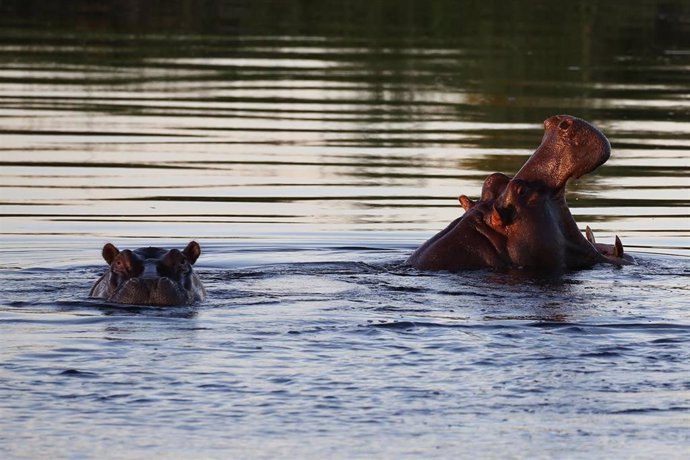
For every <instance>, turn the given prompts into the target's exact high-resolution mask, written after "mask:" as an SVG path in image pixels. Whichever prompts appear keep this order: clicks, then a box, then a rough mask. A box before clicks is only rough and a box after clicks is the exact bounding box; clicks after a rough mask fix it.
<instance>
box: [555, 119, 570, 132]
mask: <svg viewBox="0 0 690 460" xmlns="http://www.w3.org/2000/svg"><path fill="white" fill-rule="evenodd" d="M572 124H573V120H571V119H570V118H566V119H565V120H563V121H561V122H560V123H559V124H558V128H559V129H560V130H561V131H568V129H569V128H570V127H571V126H572Z"/></svg>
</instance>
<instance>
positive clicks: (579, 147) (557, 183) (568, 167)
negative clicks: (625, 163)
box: [515, 115, 611, 193]
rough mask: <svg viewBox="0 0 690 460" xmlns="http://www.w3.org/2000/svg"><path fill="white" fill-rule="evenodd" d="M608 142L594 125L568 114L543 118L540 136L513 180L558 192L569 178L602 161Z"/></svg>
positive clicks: (578, 175)
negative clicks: (533, 150)
mask: <svg viewBox="0 0 690 460" xmlns="http://www.w3.org/2000/svg"><path fill="white" fill-rule="evenodd" d="M610 156H611V144H610V143H609V141H608V139H607V138H606V136H604V134H603V133H602V132H601V131H599V130H598V129H597V128H595V127H594V126H592V125H591V124H589V123H588V122H586V121H585V120H582V119H580V118H576V117H573V116H570V115H555V116H553V117H550V118H548V119H546V120H545V121H544V137H543V138H542V141H541V144H540V145H539V147H538V148H537V150H536V151H535V152H534V153H533V154H532V156H531V157H530V158H529V159H528V160H527V162H526V163H525V164H524V165H523V166H522V168H520V170H519V171H518V172H517V174H515V179H521V180H524V181H527V182H538V183H540V184H542V185H544V186H546V187H547V188H548V189H550V190H552V191H554V192H559V193H562V192H563V190H564V189H565V184H566V182H567V181H568V179H570V178H571V177H574V178H576V179H577V178H579V177H581V176H583V175H585V174H587V173H590V172H592V171H594V170H595V169H597V168H598V167H599V166H601V165H602V164H604V163H605V162H606V160H608V159H609V157H610Z"/></svg>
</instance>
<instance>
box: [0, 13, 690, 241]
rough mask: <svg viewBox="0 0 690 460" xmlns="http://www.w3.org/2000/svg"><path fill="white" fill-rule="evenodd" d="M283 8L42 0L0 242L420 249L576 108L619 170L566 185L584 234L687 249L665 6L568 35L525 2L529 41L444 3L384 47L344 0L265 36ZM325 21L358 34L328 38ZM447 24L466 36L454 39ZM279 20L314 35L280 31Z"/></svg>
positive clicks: (24, 41) (18, 47)
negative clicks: (384, 236) (315, 239)
mask: <svg viewBox="0 0 690 460" xmlns="http://www.w3.org/2000/svg"><path fill="white" fill-rule="evenodd" d="M274 3H275V2H263V3H261V2H260V3H258V4H257V5H253V6H251V7H249V6H248V5H247V4H245V2H240V1H233V2H210V3H209V5H207V6H202V7H199V8H198V11H195V13H194V14H188V13H184V14H182V13H181V11H187V10H186V9H184V8H183V9H181V10H174V11H170V12H166V13H165V14H164V15H162V16H160V17H159V16H156V15H154V16H149V15H146V14H144V13H143V10H132V11H133V13H132V15H131V16H121V13H114V12H113V9H114V8H115V7H114V5H115V4H117V2H110V3H105V4H104V5H103V6H102V7H99V8H92V7H90V6H86V2H77V3H76V4H72V3H67V4H65V5H62V6H63V7H64V8H65V10H66V11H67V12H69V14H68V13H65V14H63V15H57V16H56V15H53V13H54V12H55V11H54V10H53V8H54V7H53V6H50V7H49V6H47V5H44V4H43V2H37V4H36V5H35V8H34V10H33V12H32V13H28V12H23V14H24V15H26V16H25V17H27V18H29V19H31V18H33V20H34V21H37V22H36V23H38V21H41V20H45V18H46V17H51V18H52V19H51V20H52V21H54V23H55V25H56V28H55V29H53V30H50V29H49V32H47V31H46V30H42V29H39V28H36V27H34V26H29V27H24V26H21V25H20V24H18V23H13V22H11V21H9V20H8V25H10V27H8V28H5V29H3V32H2V37H1V38H2V42H1V43H0V61H2V63H3V65H2V69H1V70H0V98H1V99H0V100H1V101H2V106H3V117H2V119H0V132H2V134H3V148H2V151H1V152H0V161H2V164H3V167H2V172H1V173H0V174H2V181H1V182H2V188H3V195H2V196H3V199H2V201H1V202H0V212H1V213H2V216H3V224H2V234H3V235H4V237H5V238H7V237H11V238H12V240H13V241H15V239H16V238H20V239H21V235H26V234H30V235H31V236H30V237H31V239H35V238H37V237H45V238H48V239H49V236H50V235H70V236H72V235H80V236H83V237H85V238H87V240H89V241H93V244H95V245H97V244H98V242H100V241H102V240H105V239H118V238H124V237H128V238H130V237H133V238H158V237H161V238H178V237H179V238H187V237H189V236H191V237H195V238H199V239H202V240H218V239H224V238H227V237H232V238H245V239H250V240H251V239H252V238H253V237H255V236H256V235H257V234H266V235H277V236H278V237H279V238H280V237H281V236H280V235H285V234H286V233H287V234H290V235H291V236H292V235H294V234H297V235H304V238H305V239H310V238H312V236H311V234H312V233H316V234H323V232H343V231H345V232H372V231H374V232H384V231H385V232H389V233H391V234H394V235H395V238H396V239H397V240H399V241H402V242H405V243H413V242H419V241H422V240H423V239H424V238H425V237H426V236H428V235H429V234H431V233H432V232H434V231H436V230H437V229H439V228H441V227H443V226H444V224H445V223H446V222H448V221H450V220H451V219H453V218H454V217H455V216H457V215H458V213H459V212H460V209H459V207H458V206H457V203H456V200H455V197H457V196H458V195H459V194H460V193H466V194H469V195H471V196H473V195H476V194H478V191H479V188H480V185H481V182H482V180H483V178H484V177H486V176H487V175H488V174H490V173H492V172H494V171H503V172H507V173H511V172H514V171H516V170H517V169H518V168H519V166H520V164H521V163H522V162H523V161H524V159H525V158H526V156H527V155H528V154H529V153H530V152H531V151H533V149H534V148H535V146H536V145H537V144H538V143H539V140H540V137H541V126H540V125H541V121H542V120H543V119H545V118H546V117H547V116H550V115H552V114H554V113H572V114H575V115H578V116H582V117H584V118H587V119H590V120H592V121H593V122H594V123H596V124H597V125H599V126H600V127H601V128H602V129H603V130H604V131H605V132H606V134H607V135H608V136H609V138H610V139H611V141H612V144H613V147H614V151H613V157H612V159H611V160H610V161H609V163H608V164H607V165H606V166H605V167H603V168H601V169H600V171H597V173H596V174H595V175H593V176H591V177H588V178H584V179H582V180H580V181H578V182H576V183H573V184H571V187H570V191H569V196H568V199H569V202H570V204H571V206H572V207H573V213H574V215H575V216H576V218H577V219H578V221H580V222H581V223H582V225H583V226H584V225H585V224H589V225H591V226H592V227H593V228H594V230H595V232H597V234H599V235H601V238H603V239H606V238H611V237H612V235H613V233H618V234H620V236H621V237H622V238H623V240H624V242H625V243H626V245H627V246H628V247H629V248H630V249H631V250H636V251H641V250H642V251H645V250H651V251H655V252H671V253H678V254H687V235H688V230H689V229H688V225H687V222H688V220H687V218H688V213H687V205H688V195H687V186H688V183H687V177H686V175H687V167H688V160H687V157H688V156H687V150H688V148H689V147H690V143H689V142H688V141H687V138H688V137H689V136H687V134H688V133H690V123H689V121H688V113H690V112H689V111H688V108H690V101H689V100H688V93H689V91H690V90H689V88H688V84H687V81H686V79H684V78H680V75H684V74H685V72H686V71H687V68H688V66H689V65H690V63H689V61H688V53H687V46H686V45H687V42H684V41H683V40H682V39H679V38H678V37H679V36H680V37H681V38H682V37H684V36H683V35H682V34H681V35H678V34H674V33H672V32H673V31H674V30H676V29H677V28H679V27H684V26H682V24H683V22H682V17H678V18H677V21H676V20H673V19H669V16H668V14H667V9H669V8H671V9H672V6H670V5H668V4H664V6H659V5H657V4H656V3H655V2H640V3H639V4H638V5H636V6H635V7H631V8H630V11H628V12H627V16H625V17H616V18H615V20H612V18H610V17H608V16H607V14H608V10H607V8H608V7H605V6H599V5H598V4H595V3H585V4H584V6H582V7H581V8H580V7H574V10H573V11H569V13H570V15H569V16H568V17H569V19H570V21H569V22H568V24H567V25H566V26H565V27H566V28H567V29H568V30H566V31H564V30H563V25H558V26H557V25H554V24H552V23H551V21H545V20H542V19H544V18H545V15H546V14H547V10H544V9H542V7H541V6H539V5H536V6H535V5H532V4H531V3H530V6H526V7H525V8H527V11H525V12H522V11H518V10H514V9H511V10H510V12H509V15H510V16H511V17H512V18H513V21H517V22H516V24H521V26H520V27H519V28H518V29H517V30H513V29H512V28H509V27H506V26H505V25H506V23H505V22H504V19H506V14H507V12H505V11H503V10H502V9H496V10H495V11H494V10H493V9H490V8H486V7H485V6H483V5H481V4H479V3H480V2H476V4H475V3H472V2H470V3H468V4H467V5H465V8H466V10H465V11H463V12H462V14H461V13H460V12H459V11H458V10H457V9H456V8H454V7H452V6H451V5H450V4H448V5H444V7H442V9H441V10H439V11H436V10H434V9H431V10H428V11H427V10H426V9H424V11H425V14H422V15H420V16H418V17H417V16H412V15H411V16H406V15H403V16H400V17H397V16H394V17H392V18H389V19H390V21H381V24H382V25H381V27H384V28H386V27H390V28H391V29H396V30H398V31H399V32H398V33H396V34H383V33H382V31H381V30H379V29H378V28H376V27H372V24H373V23H372V24H367V23H366V22H365V23H360V22H359V21H351V22H350V21H348V20H347V19H346V18H347V17H350V16H352V15H353V14H354V11H349V10H348V11H343V10H342V7H340V6H336V5H333V4H331V3H332V2H327V3H328V4H329V5H330V6H329V7H328V8H327V7H326V6H323V5H322V6H314V5H311V6H310V8H317V9H318V10H319V11H320V12H321V16H319V17H322V21H315V20H314V18H313V17H311V16H309V15H307V16H305V17H301V18H299V17H297V16H295V15H294V14H293V13H294V11H293V12H292V13H287V12H285V13H286V14H285V16H281V18H282V19H281V21H282V22H281V21H279V24H274V25H271V26H269V24H268V23H266V22H265V21H264V20H260V19H258V18H259V17H260V16H261V14H262V12H263V13H266V12H267V11H269V10H271V9H272V8H279V9H281V10H282V9H284V6H282V7H281V6H277V5H275V4H274ZM385 3H386V2H374V4H375V5H379V7H380V8H383V5H384V4H385ZM442 4H443V3H442ZM75 5H76V6H75ZM179 5H180V6H182V5H187V4H186V3H185V2H179ZM324 5H325V4H324ZM8 8H9V12H10V13H12V12H14V13H15V14H20V13H22V11H23V10H22V9H21V7H19V6H10V7H8ZM13 8H14V9H13ZM195 8H196V7H195ZM216 8H220V10H217V9H216ZM329 8H331V9H329ZM332 8H336V9H337V10H338V11H340V13H342V14H343V15H344V16H343V17H341V18H340V19H339V21H342V24H348V26H352V27H355V26H356V27H357V28H358V30H357V32H356V33H355V32H354V31H353V32H347V33H345V32H338V33H336V32H335V30H339V29H334V30H329V32H328V33H326V32H324V31H322V27H323V26H324V23H328V21H335V18H334V17H333V16H332V14H333V12H332V11H333V10H332ZM439 8H441V7H439ZM568 8H571V9H572V8H573V7H567V8H566V9H568ZM474 9H477V10H478V11H483V12H485V13H486V14H485V15H480V17H482V18H483V19H482V21H483V22H486V23H487V24H489V25H493V26H495V27H491V28H490V29H487V30H485V31H483V32H482V33H480V32H479V31H477V30H476V29H477V24H474V22H475V21H474V20H471V19H470V18H471V15H467V14H465V13H467V11H474ZM221 10H222V11H224V12H225V13H223V14H220V13H218V11H221ZM290 10H291V9H290ZM394 10H395V11H408V12H410V13H411V12H412V11H414V12H419V10H418V9H417V7H414V6H412V5H411V4H410V5H406V6H404V7H401V8H400V9H397V8H394ZM499 10H501V11H499ZM175 11H177V12H175ZM358 11H359V10H358ZM674 11H675V10H674ZM528 12H529V15H530V16H529V17H530V18H531V19H529V20H528V19H527V17H528ZM574 12H575V13H577V14H576V15H575V16H572V14H573V13H574ZM313 13H314V14H315V12H313ZM366 14H367V15H368V17H369V16H370V17H371V18H372V19H371V20H372V21H373V20H374V18H376V17H378V15H380V14H381V11H379V10H378V9H377V7H374V6H371V8H368V9H366ZM449 14H450V15H451V17H454V16H455V15H460V16H462V19H460V18H456V19H458V24H463V25H465V26H466V28H462V27H458V28H455V27H454V28H448V24H447V23H446V22H447V21H448V17H446V16H447V15H449ZM548 14H557V15H560V14H565V13H563V12H554V11H553V9H551V8H549V9H548ZM532 16H533V17H532ZM671 17H673V16H671ZM89 18H90V19H89ZM95 18H100V19H102V20H105V19H108V20H112V21H115V22H116V23H117V24H119V26H118V27H119V28H120V29H124V30H131V32H134V31H138V32H139V33H137V34H134V35H130V34H122V35H120V34H118V33H115V30H117V29H113V28H112V27H113V25H112V24H110V23H109V22H108V21H104V22H103V21H100V19H99V20H98V21H97V20H96V19H95ZM115 18H119V19H115ZM156 18H158V19H156ZM166 18H167V19H166ZM192 18H194V19H192ZM200 18H203V19H200ZM232 18H235V19H237V21H235V22H236V24H235V23H234V22H233V20H232ZM432 18H433V21H435V22H433V23H434V25H435V26H434V27H433V28H430V25H429V24H430V21H431V20H432ZM573 18H574V20H573ZM602 18H607V23H608V24H609V26H610V28H611V30H610V31H609V32H607V33H609V34H613V36H609V35H601V37H602V38H601V39H599V40H596V43H594V41H593V38H592V37H590V36H589V34H584V33H580V32H578V31H592V30H594V32H596V31H597V30H598V28H599V27H600V25H599V21H601V20H602ZM552 19H553V18H552ZM195 21H202V22H203V23H204V29H203V30H205V31H206V34H199V33H179V34H177V35H174V37H171V36H169V35H168V33H169V32H170V31H171V30H172V29H170V27H172V24H176V25H177V26H179V27H182V28H183V29H184V28H185V27H191V28H193V29H194V28H195V27H201V26H200V25H199V24H198V23H197V22H195ZM227 21H230V23H227ZM660 21H661V22H664V21H665V22H664V24H666V23H668V24H666V26H667V27H666V29H665V30H667V34H666V35H663V34H662V35H659V33H658V30H659V28H658V27H657V26H658V25H659V22H660ZM619 22H620V23H619ZM30 24H31V23H30ZM194 24H197V25H194ZM223 24H225V25H223ZM230 24H234V26H232V27H230ZM250 24H251V25H250ZM281 24H282V25H281ZM484 25H486V24H484ZM283 26H285V27H288V26H289V27H295V28H306V29H305V30H310V29H308V28H312V29H313V31H312V32H310V33H299V34H296V35H291V34H287V33H285V34H282V35H275V33H276V31H279V30H282V29H281V27H283ZM65 27H77V29H76V30H79V32H78V33H70V32H64V31H63V30H65V29H64V28H65ZM227 27H230V29H227ZM266 27H269V28H275V30H273V29H271V31H272V33H270V34H269V30H266ZM137 28H138V29H137ZM166 28H167V29H166ZM163 29H165V30H166V33H165V34H161V31H162V30H163ZM226 29H227V30H226ZM245 29H246V30H245ZM571 29H572V30H571ZM66 30H69V29H66ZM201 30H202V29H194V31H195V32H198V31H201ZM222 30H226V32H221V31H222ZM228 30H233V32H232V33H229V32H228ZM402 30H405V33H401V32H400V31H402ZM431 30H433V31H434V35H432V36H427V35H426V34H425V32H424V31H431ZM530 30H531V31H532V32H530ZM528 32H530V33H528ZM568 33H569V34H570V35H568ZM534 34H537V35H534ZM616 34H618V35H616ZM561 35H563V37H566V36H570V39H568V40H565V41H564V38H561V39H558V40H556V39H555V38H556V37H561ZM536 38H538V39H536ZM642 43H647V44H648V46H644V47H640V48H633V46H636V45H638V44H642ZM565 49H568V50H570V52H568V53H564V50H565ZM633 49H634V50H635V51H636V54H634V55H633V54H631V50H633ZM650 216H653V218H650ZM132 222H134V223H136V222H146V225H145V226H136V225H134V226H132V225H130V223H132Z"/></svg>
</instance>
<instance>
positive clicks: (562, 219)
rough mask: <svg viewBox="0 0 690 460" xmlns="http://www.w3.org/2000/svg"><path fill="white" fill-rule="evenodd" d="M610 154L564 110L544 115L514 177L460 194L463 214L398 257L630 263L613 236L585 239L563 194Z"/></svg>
mask: <svg viewBox="0 0 690 460" xmlns="http://www.w3.org/2000/svg"><path fill="white" fill-rule="evenodd" d="M610 155H611V146H610V144H609V141H608V139H606V136H604V135H603V134H602V133H601V131H599V130H598V129H597V128H595V127H594V126H592V125H591V124H589V123H588V122H586V121H584V120H581V119H579V118H576V117H573V116H570V115H556V116H553V117H550V118H548V119H547V120H546V121H544V136H543V138H542V141H541V144H540V145H539V147H538V148H537V150H536V151H535V152H534V153H533V154H532V155H531V156H530V158H529V159H528V160H527V162H525V164H524V165H523V166H522V168H520V170H519V171H518V172H517V173H516V174H515V176H513V177H509V176H507V175H505V174H501V173H494V174H491V175H490V176H489V177H488V178H487V179H486V180H485V181H484V185H483V186H482V192H481V196H480V198H479V200H478V201H476V202H475V201H473V200H471V199H470V198H468V197H467V196H465V195H461V196H460V197H459V201H460V204H461V205H462V207H463V208H464V210H465V214H464V215H462V216H461V217H459V218H457V219H456V220H454V221H453V222H451V223H450V225H448V226H447V227H446V228H445V229H444V230H442V231H441V232H439V233H438V234H436V235H435V236H433V237H432V238H431V239H429V240H428V241H427V242H425V243H424V244H423V245H422V246H420V247H419V248H418V249H417V250H416V251H415V252H414V253H413V254H412V255H411V256H410V257H409V259H408V260H407V262H406V263H407V264H408V265H412V266H413V267H416V268H419V269H424V270H448V271H461V270H468V269H478V268H497V269H509V268H533V269H552V270H554V269H555V270H569V269H580V268H587V267H591V266H592V265H595V264H597V263H611V264H615V265H626V264H629V263H634V259H632V257H630V256H629V255H627V254H624V250H623V245H622V244H621V242H620V240H619V239H618V237H616V243H615V244H614V245H605V244H600V243H596V242H595V241H594V236H593V234H592V232H591V230H589V229H588V232H587V238H585V237H584V236H583V235H582V233H581V232H580V230H579V228H578V226H577V223H576V222H575V219H574V218H573V216H572V214H571V213H570V209H568V205H567V204H566V200H565V186H566V183H567V182H568V180H569V179H571V178H579V177H581V176H583V175H584V174H587V173H589V172H592V171H594V170H595V169H596V168H598V167H599V166H601V165H602V164H604V163H605V162H606V160H608V158H609V156H610Z"/></svg>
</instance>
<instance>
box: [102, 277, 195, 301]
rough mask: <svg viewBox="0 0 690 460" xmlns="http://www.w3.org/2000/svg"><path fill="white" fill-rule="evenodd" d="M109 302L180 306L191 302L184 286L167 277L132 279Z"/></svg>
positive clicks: (114, 293)
mask: <svg viewBox="0 0 690 460" xmlns="http://www.w3.org/2000/svg"><path fill="white" fill-rule="evenodd" d="M108 300H110V301H111V302H117V303H127V304H137V305H180V304H185V303H188V302H189V299H188V295H187V293H186V292H185V290H184V289H183V288H182V286H181V285H179V283H176V282H175V281H173V280H171V279H170V278H167V277H157V278H131V279H129V280H127V281H126V282H125V283H123V284H122V285H121V286H120V287H119V288H118V289H117V290H116V291H115V292H113V294H112V295H111V296H110V298H109V299H108Z"/></svg>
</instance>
